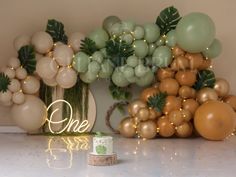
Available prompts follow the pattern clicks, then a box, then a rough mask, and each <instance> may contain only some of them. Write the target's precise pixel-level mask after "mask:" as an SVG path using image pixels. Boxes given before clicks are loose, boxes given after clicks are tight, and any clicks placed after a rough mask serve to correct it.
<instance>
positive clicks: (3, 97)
mask: <svg viewBox="0 0 236 177" xmlns="http://www.w3.org/2000/svg"><path fill="white" fill-rule="evenodd" d="M11 98H12V93H11V91H9V90H7V91H6V92H0V102H2V103H7V102H10V101H11Z"/></svg>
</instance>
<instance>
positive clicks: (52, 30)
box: [46, 19, 68, 44]
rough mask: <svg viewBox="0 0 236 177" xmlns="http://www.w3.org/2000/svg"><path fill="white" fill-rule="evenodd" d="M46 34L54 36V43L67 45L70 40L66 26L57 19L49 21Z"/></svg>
mask: <svg viewBox="0 0 236 177" xmlns="http://www.w3.org/2000/svg"><path fill="white" fill-rule="evenodd" d="M46 32H47V33H48V34H50V35H51V36H52V38H53V42H63V43H64V44H67V41H68V38H67V36H66V34H65V31H64V25H63V24H62V23H61V22H59V21H57V20H55V19H50V20H48V24H47V29H46Z"/></svg>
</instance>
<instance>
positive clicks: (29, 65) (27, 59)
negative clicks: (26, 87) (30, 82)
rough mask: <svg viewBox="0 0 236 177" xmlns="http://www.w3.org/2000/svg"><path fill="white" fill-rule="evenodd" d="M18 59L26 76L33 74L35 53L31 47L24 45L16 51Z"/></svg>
mask: <svg viewBox="0 0 236 177" xmlns="http://www.w3.org/2000/svg"><path fill="white" fill-rule="evenodd" d="M18 58H19V60H20V63H21V66H22V67H23V68H25V69H26V71H27V73H28V74H33V73H34V71H35V69H36V59H35V51H34V47H33V46H32V45H25V46H23V47H21V48H20V50H19V51H18Z"/></svg>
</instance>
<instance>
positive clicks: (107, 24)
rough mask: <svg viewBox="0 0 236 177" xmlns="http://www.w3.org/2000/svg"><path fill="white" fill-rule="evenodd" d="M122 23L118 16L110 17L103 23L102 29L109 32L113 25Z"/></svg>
mask: <svg viewBox="0 0 236 177" xmlns="http://www.w3.org/2000/svg"><path fill="white" fill-rule="evenodd" d="M118 22H121V20H120V19H119V17H117V16H113V15H112V16H108V17H106V18H105V19H104V20H103V23H102V27H103V29H105V30H106V31H107V32H109V30H110V28H111V26H112V25H114V24H115V23H118Z"/></svg>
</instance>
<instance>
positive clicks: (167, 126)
mask: <svg viewBox="0 0 236 177" xmlns="http://www.w3.org/2000/svg"><path fill="white" fill-rule="evenodd" d="M157 126H158V128H159V134H160V135H161V136H163V137H171V136H172V135H174V133H175V127H174V125H173V124H172V123H171V122H170V121H169V120H168V118H167V117H166V116H163V117H161V118H160V119H159V120H158V121H157Z"/></svg>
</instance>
